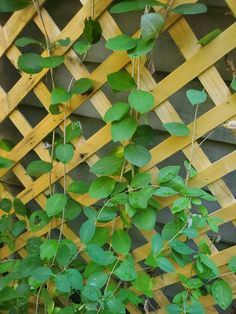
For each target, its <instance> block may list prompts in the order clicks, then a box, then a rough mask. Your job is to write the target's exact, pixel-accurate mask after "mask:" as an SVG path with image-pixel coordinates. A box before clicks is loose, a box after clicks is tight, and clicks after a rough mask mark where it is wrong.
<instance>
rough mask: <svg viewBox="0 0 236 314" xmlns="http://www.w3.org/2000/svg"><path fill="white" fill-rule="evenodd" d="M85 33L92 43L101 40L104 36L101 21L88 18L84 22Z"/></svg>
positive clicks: (88, 40)
mask: <svg viewBox="0 0 236 314" xmlns="http://www.w3.org/2000/svg"><path fill="white" fill-rule="evenodd" d="M83 35H84V38H85V39H86V40H87V42H88V43H90V44H91V45H92V44H96V43H97V42H99V40H100V38H101V36H102V28H101V25H100V23H99V22H98V21H97V20H93V19H92V18H91V17H89V18H86V20H85V22H84V30H83Z"/></svg>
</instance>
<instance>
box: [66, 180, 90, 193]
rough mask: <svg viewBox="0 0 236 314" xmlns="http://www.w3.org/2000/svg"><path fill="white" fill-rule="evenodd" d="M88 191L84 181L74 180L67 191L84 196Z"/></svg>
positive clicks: (87, 185)
mask: <svg viewBox="0 0 236 314" xmlns="http://www.w3.org/2000/svg"><path fill="white" fill-rule="evenodd" d="M88 190H89V184H88V183H87V182H85V181H80V180H75V181H72V182H71V183H70V185H69V186H68V189H67V191H68V192H72V193H75V194H85V193H87V192H88Z"/></svg>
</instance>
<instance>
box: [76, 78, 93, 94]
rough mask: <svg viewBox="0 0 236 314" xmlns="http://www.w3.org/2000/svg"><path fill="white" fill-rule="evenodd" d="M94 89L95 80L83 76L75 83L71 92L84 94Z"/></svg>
mask: <svg viewBox="0 0 236 314" xmlns="http://www.w3.org/2000/svg"><path fill="white" fill-rule="evenodd" d="M92 90H93V82H92V81H91V80H90V79H88V78H81V79H79V80H77V81H76V82H75V83H74V85H73V87H72V89H71V92H72V93H73V94H80V95H84V94H87V93H90V92H91V91H92Z"/></svg>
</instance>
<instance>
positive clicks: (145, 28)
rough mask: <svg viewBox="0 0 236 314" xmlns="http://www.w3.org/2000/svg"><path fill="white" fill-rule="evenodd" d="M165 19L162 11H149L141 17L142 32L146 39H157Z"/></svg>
mask: <svg viewBox="0 0 236 314" xmlns="http://www.w3.org/2000/svg"><path fill="white" fill-rule="evenodd" d="M164 24H165V20H164V18H163V17H162V15H161V14H160V13H148V14H144V15H142V17H141V34H142V38H143V39H144V40H146V41H147V40H150V39H155V38H156V37H157V36H158V34H159V33H160V31H161V30H162V28H163V27H164Z"/></svg>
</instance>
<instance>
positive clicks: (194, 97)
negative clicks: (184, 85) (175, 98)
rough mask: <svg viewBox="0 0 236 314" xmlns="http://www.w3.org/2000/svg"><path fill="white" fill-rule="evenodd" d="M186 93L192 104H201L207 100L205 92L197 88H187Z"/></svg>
mask: <svg viewBox="0 0 236 314" xmlns="http://www.w3.org/2000/svg"><path fill="white" fill-rule="evenodd" d="M186 95H187V97H188V100H189V101H190V103H191V104H192V105H193V106H195V105H199V104H203V103H204V102H205V101H206V100H207V93H206V92H204V91H199V90H197V89H189V90H188V91H187V93H186Z"/></svg>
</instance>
